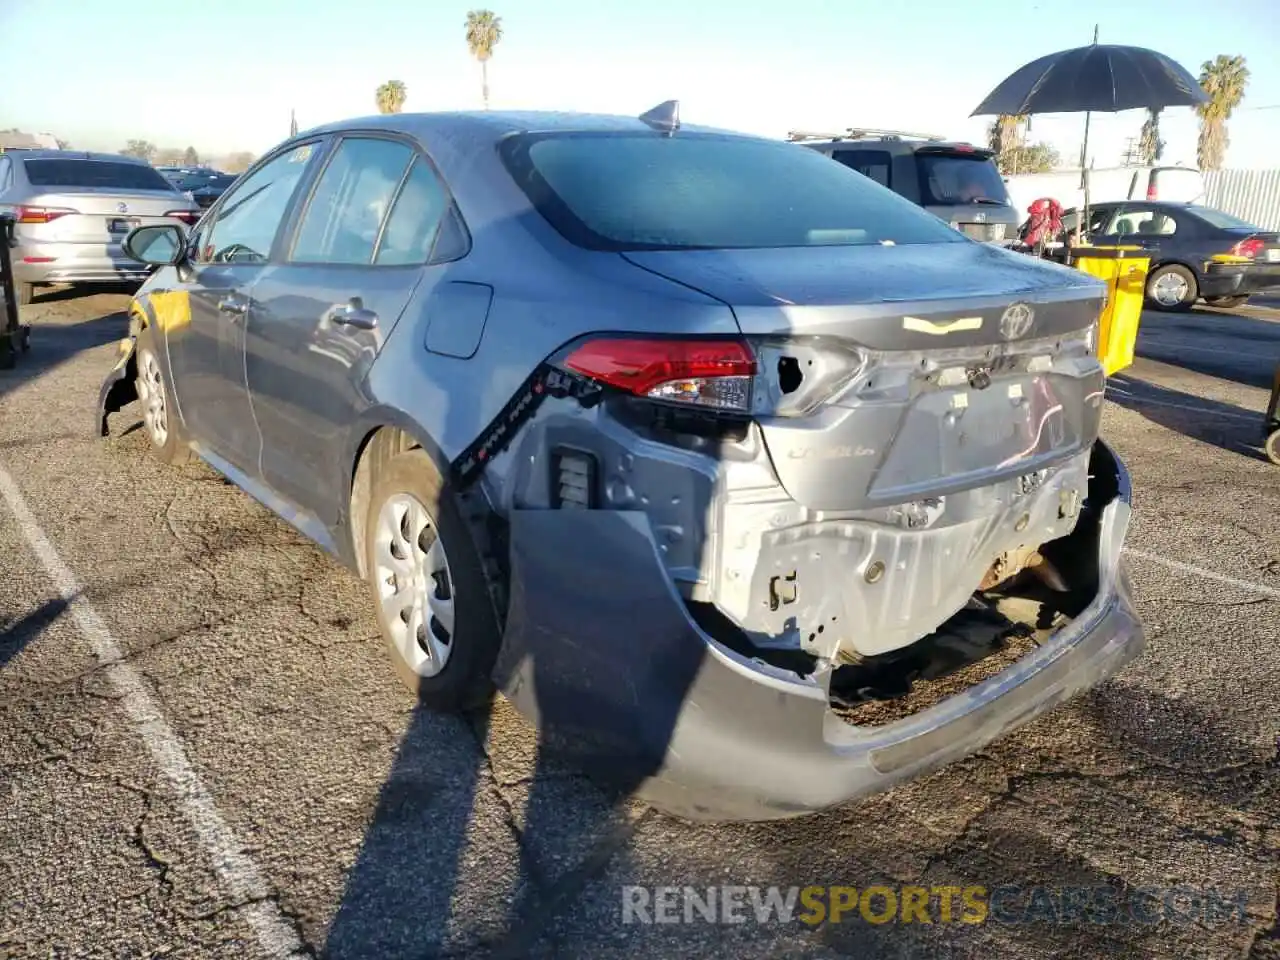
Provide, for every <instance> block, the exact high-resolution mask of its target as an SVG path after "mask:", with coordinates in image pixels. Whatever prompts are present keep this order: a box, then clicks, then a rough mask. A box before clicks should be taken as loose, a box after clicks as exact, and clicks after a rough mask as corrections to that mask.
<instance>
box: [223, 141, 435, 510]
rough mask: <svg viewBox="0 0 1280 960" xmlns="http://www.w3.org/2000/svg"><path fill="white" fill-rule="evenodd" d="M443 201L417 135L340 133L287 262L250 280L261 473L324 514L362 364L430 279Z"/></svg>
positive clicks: (251, 366)
mask: <svg viewBox="0 0 1280 960" xmlns="http://www.w3.org/2000/svg"><path fill="white" fill-rule="evenodd" d="M449 206H450V201H449V200H448V197H447V194H446V191H445V188H444V185H443V183H442V181H441V180H440V178H439V177H438V176H437V174H436V172H435V170H434V168H433V166H432V164H431V163H430V161H429V160H428V159H427V158H426V157H425V156H424V155H423V154H422V153H420V152H419V151H418V150H417V149H416V148H415V146H414V145H413V144H412V143H410V142H408V141H406V140H401V139H398V138H393V137H389V136H388V137H382V136H373V135H363V134H362V135H359V136H347V137H344V138H343V139H342V140H341V141H340V142H339V143H338V145H337V147H336V149H335V150H334V151H333V152H332V154H331V156H330V158H329V160H328V162H327V164H326V166H325V168H324V171H323V172H322V173H321V174H320V176H319V178H318V180H317V181H316V184H315V188H314V190H313V191H312V193H311V196H310V198H309V200H308V201H307V204H306V207H305V209H304V210H302V211H301V212H300V215H299V216H298V217H296V218H295V220H296V226H294V227H293V228H292V230H291V232H292V234H293V237H292V241H291V244H290V249H289V251H288V252H287V255H286V256H285V257H284V258H283V262H281V263H279V264H273V265H272V266H270V267H267V268H266V269H265V270H264V271H263V273H262V276H261V277H260V278H259V280H258V281H257V284H256V285H255V287H254V300H255V305H256V308H257V309H256V310H255V312H254V314H253V316H252V318H251V320H250V324H249V331H248V341H247V357H246V371H247V377H248V387H249V392H250V395H251V396H252V403H253V413H254V416H255V418H256V420H257V423H258V425H259V427H260V429H261V431H262V441H263V446H262V457H261V463H262V475H263V478H264V479H265V480H266V482H267V483H268V484H269V485H270V486H271V487H272V488H273V489H275V490H276V491H277V492H278V493H280V494H282V495H283V496H285V497H287V498H289V499H290V500H292V501H293V502H294V503H296V504H297V505H299V506H301V507H303V508H304V509H307V510H309V511H311V512H314V513H316V514H317V515H319V516H320V517H321V518H322V519H325V520H328V521H332V520H333V519H335V517H336V516H337V512H338V509H339V501H340V498H342V497H345V496H346V494H347V490H346V489H345V486H343V485H341V484H339V483H338V479H339V478H340V477H343V476H345V473H344V471H343V470H342V469H339V468H338V465H339V464H341V463H342V461H343V458H344V456H345V454H346V443H347V440H348V438H349V435H350V429H351V425H352V424H353V423H354V421H355V419H356V417H357V416H358V415H359V413H361V412H362V411H363V409H364V408H365V406H366V404H367V401H366V399H365V397H364V394H363V392H362V387H363V383H364V379H365V375H366V374H367V372H368V369H369V366H370V364H372V362H373V360H374V358H375V357H376V356H377V354H378V352H379V350H380V349H381V348H382V344H383V343H384V342H385V340H386V338H387V336H388V335H389V334H390V332H391V329H392V328H393V327H394V326H395V324H396V322H397V320H398V319H399V317H400V314H401V312H402V311H403V310H404V308H405V305H406V303H408V301H409V298H410V297H411V296H412V295H413V293H414V291H415V289H416V288H417V286H418V285H419V283H420V282H428V283H432V282H434V280H435V277H436V275H437V268H432V267H427V268H426V269H425V271H424V265H426V264H427V263H428V261H430V260H431V259H432V252H433V244H434V243H435V240H436V236H437V233H438V230H439V226H440V224H441V220H442V217H443V216H444V213H445V211H446V210H447V209H448V208H449ZM424 275H425V276H426V277H428V278H429V279H427V280H426V281H424V280H423V278H424ZM410 348H412V346H411V347H410ZM340 486H342V489H339V487H340Z"/></svg>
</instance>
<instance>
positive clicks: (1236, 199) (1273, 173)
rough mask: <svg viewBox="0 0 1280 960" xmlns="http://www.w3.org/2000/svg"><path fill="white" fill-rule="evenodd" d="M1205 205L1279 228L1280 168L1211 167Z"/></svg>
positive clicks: (1256, 222) (1268, 227)
mask: <svg viewBox="0 0 1280 960" xmlns="http://www.w3.org/2000/svg"><path fill="white" fill-rule="evenodd" d="M1204 205H1205V206H1206V207H1217V208H1218V209H1219V210H1225V211H1226V212H1227V213H1232V214H1235V215H1236V216H1237V217H1240V218H1241V219H1242V220H1248V221H1249V222H1250V223H1254V224H1257V225H1258V226H1259V227H1262V228H1263V229H1264V230H1280V170H1211V171H1210V172H1208V173H1206V174H1205V175H1204Z"/></svg>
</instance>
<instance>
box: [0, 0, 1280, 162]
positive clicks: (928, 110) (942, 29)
mask: <svg viewBox="0 0 1280 960" xmlns="http://www.w3.org/2000/svg"><path fill="white" fill-rule="evenodd" d="M489 2H491V3H492V5H493V7H494V9H495V10H496V12H497V13H498V14H499V15H500V16H501V17H502V20H503V25H504V28H505V33H506V35H505V37H504V39H503V41H502V43H501V44H500V45H499V46H498V48H497V51H496V53H495V55H494V59H493V61H492V62H491V64H490V70H489V79H490V85H491V88H492V103H493V107H494V108H495V109H501V108H528V109H567V110H591V111H605V112H614V113H624V114H628V115H630V114H636V113H639V112H641V111H643V110H645V109H647V108H648V107H650V106H652V105H654V104H655V103H657V102H659V101H662V100H665V99H668V98H677V99H679V100H680V101H681V108H682V115H683V117H684V119H685V120H686V121H688V122H697V123H707V124H711V125H714V126H721V127H729V128H733V129H739V130H746V131H752V132H757V133H762V134H766V135H772V136H779V137H780V136H784V135H785V134H786V131H787V130H788V129H792V128H801V127H805V128H815V127H816V128H823V129H827V128H842V127H846V126H850V125H853V124H863V125H867V126H880V127H896V128H899V129H907V130H922V131H926V132H936V133H939V134H943V135H946V136H952V137H959V138H965V139H972V140H977V139H981V137H982V136H983V126H984V123H985V121H984V120H983V119H980V118H975V119H969V118H968V114H969V111H970V110H972V109H973V108H974V107H975V106H976V105H977V104H978V103H979V102H980V101H981V99H982V98H983V97H984V96H985V95H986V94H987V93H988V92H989V91H990V89H991V88H992V87H994V86H995V85H996V84H997V83H999V82H1000V81H1001V80H1002V79H1004V77H1005V76H1006V75H1008V74H1009V73H1011V72H1012V71H1013V70H1015V69H1016V68H1017V67H1019V66H1021V65H1022V64H1023V63H1025V62H1026V61H1028V60H1031V59H1034V58H1035V57H1037V56H1040V55H1042V54H1045V53H1050V52H1052V51H1055V50H1059V49H1065V48H1067V47H1072V46H1079V45H1082V44H1085V43H1088V42H1089V40H1090V39H1091V37H1092V33H1093V25H1094V24H1095V23H1098V24H1100V25H1101V39H1102V41H1103V42H1109V43H1132V44H1137V45H1141V46H1148V47H1152V48H1154V49H1157V50H1160V51H1161V52H1163V53H1166V54H1168V55H1170V56H1172V57H1174V58H1175V59H1177V60H1178V61H1179V62H1181V63H1182V64H1183V65H1184V66H1186V67H1187V68H1188V69H1190V70H1191V71H1192V72H1193V73H1195V72H1198V71H1199V67H1200V63H1201V62H1202V61H1203V60H1205V59H1209V58H1211V57H1213V56H1214V55H1216V54H1219V53H1229V54H1244V56H1245V57H1246V58H1247V59H1248V62H1249V67H1250V69H1251V71H1252V73H1253V80H1252V83H1251V84H1250V87H1249V90H1248V94H1247V96H1246V98H1245V101H1244V104H1243V107H1242V109H1241V110H1240V111H1238V112H1237V114H1236V116H1235V117H1234V118H1233V119H1232V121H1231V124H1230V136H1231V146H1230V149H1229V152H1228V156H1227V160H1228V164H1229V165H1230V166H1235V167H1277V166H1280V0H1218V2H1216V3H1212V4H1208V3H1205V2H1203V0H1004V2H994V0H826V2H818V0H774V2H762V0H734V2H728V0H628V2H623V0H536V2H535V0H489ZM467 9H468V5H467V2H466V0H463V2H461V3H457V4H452V3H443V2H440V0H357V2H352V0H219V2H217V3H210V4H203V3H198V4H180V3H174V2H173V0H126V2H121V0H0V38H2V40H3V46H4V59H5V65H6V66H7V67H8V68H9V69H10V70H11V71H12V73H11V76H13V77H15V78H20V80H21V82H18V81H16V80H15V81H11V82H9V83H6V84H4V85H3V86H2V87H0V89H3V91H4V92H3V93H2V94H0V98H2V99H0V128H4V127H11V126H16V127H19V128H20V129H23V130H27V131H39V132H51V133H54V134H56V135H58V136H60V137H63V138H65V139H69V140H71V141H72V142H73V143H74V144H75V145H76V146H81V147H89V148H96V149H112V150H114V149H118V148H119V147H121V146H123V145H124V143H125V141H126V140H127V139H129V138H131V137H142V138H145V139H148V140H151V141H152V142H154V143H157V144H159V145H160V146H179V147H181V146H186V145H187V144H192V145H194V146H195V147H196V148H197V149H198V150H200V151H201V152H202V153H204V154H206V155H211V154H224V153H227V152H230V151H234V150H251V151H254V152H260V151H262V150H265V149H267V148H268V147H270V146H271V145H272V144H274V143H276V142H278V141H279V140H281V139H283V138H284V136H285V135H287V133H288V124H289V110H290V108H291V107H292V108H296V110H297V114H298V122H299V124H300V125H301V126H302V127H304V128H305V127H307V126H311V125H314V124H318V123H323V122H327V121H331V120H336V119H340V118H343V117H350V116H361V115H365V114H369V113H372V112H374V109H375V108H374V102H373V91H374V88H375V87H376V86H377V85H378V84H379V83H381V82H382V81H384V80H388V79H392V78H398V79H400V80H403V81H404V83H405V84H406V85H407V87H408V91H409V97H408V102H407V104H406V107H405V109H406V110H442V109H473V108H478V107H479V106H480V72H479V67H478V66H477V64H476V63H475V61H473V60H472V59H471V58H470V56H469V55H468V52H467V48H466V43H465V41H464V38H463V19H464V17H465V14H466V11H467ZM1264 10H1266V11H1268V13H1264V12H1263V11H1264ZM1267 107H1272V108H1274V109H1264V108H1267ZM1141 123H1142V113H1141V112H1140V111H1131V112H1127V113H1122V114H1118V115H1109V116H1100V117H1095V118H1094V123H1093V127H1092V134H1091V146H1092V149H1091V153H1092V155H1093V157H1094V162H1095V163H1096V164H1097V165H1098V166H1104V165H1113V164H1115V163H1117V162H1118V160H1119V157H1120V153H1121V151H1122V150H1123V147H1124V140H1125V138H1126V137H1127V136H1134V135H1136V134H1137V132H1138V128H1139V127H1140V125H1141ZM1082 127H1083V118H1082V117H1080V116H1063V115H1058V116H1054V117H1040V118H1036V119H1035V120H1034V121H1033V128H1032V136H1033V138H1036V139H1048V140H1050V141H1051V142H1053V143H1054V145H1055V146H1057V147H1058V148H1059V149H1060V150H1061V151H1062V152H1063V154H1064V157H1066V156H1070V157H1072V158H1074V156H1075V155H1076V153H1077V152H1078V150H1079V143H1080V136H1081V131H1082ZM1163 131H1164V137H1165V139H1166V140H1167V141H1168V144H1169V146H1168V152H1167V154H1166V160H1169V161H1174V162H1176V161H1186V162H1194V159H1195V137H1196V120H1195V116H1194V114H1193V113H1192V112H1191V111H1190V110H1189V109H1188V108H1178V109H1171V110H1169V111H1167V113H1166V115H1165V118H1164V121H1163Z"/></svg>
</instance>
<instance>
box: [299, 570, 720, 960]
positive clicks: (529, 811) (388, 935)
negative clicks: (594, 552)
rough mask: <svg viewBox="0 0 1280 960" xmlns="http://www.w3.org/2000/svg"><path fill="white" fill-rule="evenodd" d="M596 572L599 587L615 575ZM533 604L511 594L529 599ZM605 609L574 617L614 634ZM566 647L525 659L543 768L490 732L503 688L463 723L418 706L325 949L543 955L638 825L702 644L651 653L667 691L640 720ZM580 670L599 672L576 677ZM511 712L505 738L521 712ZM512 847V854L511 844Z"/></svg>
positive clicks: (346, 954)
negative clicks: (638, 797)
mask: <svg viewBox="0 0 1280 960" xmlns="http://www.w3.org/2000/svg"><path fill="white" fill-rule="evenodd" d="M600 574H601V580H602V582H601V590H600V591H599V592H600V593H603V592H604V591H605V590H606V589H607V588H608V587H609V585H607V584H605V583H604V581H605V580H607V578H608V573H607V571H600ZM521 602H522V601H521V598H520V597H519V596H518V595H517V596H514V597H513V599H512V605H513V607H514V608H516V609H517V610H518V609H519V606H520V604H521ZM640 606H643V604H640ZM601 613H602V611H591V610H587V611H577V612H576V615H577V616H581V617H582V618H583V620H584V622H589V623H593V624H595V625H596V629H597V632H598V633H600V634H601V635H602V636H603V635H604V634H605V633H607V632H609V631H614V632H616V631H617V630H618V628H619V626H620V625H619V624H618V623H617V621H616V619H610V618H609V617H607V616H601V615H600V614H601ZM552 629H554V627H552ZM641 633H643V631H641ZM645 639H646V638H645V637H643V636H640V637H639V639H638V642H637V643H636V644H635V647H636V649H638V650H639V649H643V648H644V647H645V643H644V640H645ZM608 649H610V647H609V645H608V644H603V643H602V644H601V650H602V651H607V650H608ZM558 651H559V652H558ZM565 652H567V651H563V650H562V648H559V647H558V646H557V645H556V644H554V643H550V644H547V645H545V646H540V645H538V644H537V643H536V642H535V643H534V644H531V645H530V647H526V648H524V649H523V650H522V654H524V655H525V656H522V657H520V658H519V659H520V667H521V668H522V669H524V670H526V671H527V672H525V673H524V677H525V681H526V682H531V685H532V686H533V688H534V689H535V690H536V701H537V705H536V710H537V714H538V721H539V722H538V729H537V733H536V746H535V748H534V755H533V757H532V763H531V764H528V765H526V764H525V763H524V762H522V761H523V760H524V759H525V758H523V757H521V758H519V759H515V758H512V757H511V755H510V754H511V752H512V751H513V750H514V751H515V752H519V751H520V749H521V747H520V746H519V745H513V744H511V743H510V742H503V741H502V740H501V739H498V738H491V732H492V731H494V728H495V727H496V726H497V725H496V724H495V712H496V711H498V710H503V709H504V705H502V704H501V701H500V699H499V698H500V696H501V695H500V694H497V693H495V695H494V698H493V699H492V700H491V701H490V703H489V704H488V705H486V706H485V707H482V708H479V709H476V710H473V711H471V712H469V713H468V714H467V716H466V717H465V719H460V718H457V717H451V716H445V715H441V714H437V713H433V712H432V711H430V710H429V709H427V708H425V707H423V706H422V705H420V704H419V705H418V706H416V707H415V709H414V710H413V713H412V716H411V720H410V723H409V727H408V730H407V732H406V733H405V735H404V737H403V738H402V740H401V742H400V745H399V749H398V752H397V755H396V759H395V761H394V763H393V767H392V769H391V771H390V773H389V775H388V776H387V778H386V781H385V782H384V784H383V786H382V788H381V790H380V794H379V797H378V801H377V806H376V809H375V810H374V813H373V816H372V818H371V821H370V823H369V826H368V827H367V829H366V833H365V836H364V840H363V843H362V845H361V848H360V852H359V854H358V856H357V859H356V862H355V864H354V865H353V866H352V868H351V869H350V870H349V872H348V874H347V880H346V886H345V890H344V892H343V896H342V900H341V903H340V905H339V907H338V910H337V912H336V913H335V915H334V917H333V920H332V922H331V924H330V927H329V930H328V933H327V936H326V945H325V949H324V951H323V955H324V956H326V957H332V958H335V960H339V958H341V960H346V958H365V957H367V958H371V960H372V958H378V960H389V958H392V957H397V958H398V957H406V958H428V957H452V956H465V957H468V958H471V957H487V958H491V960H497V958H513V960H514V958H523V957H529V956H542V955H546V952H547V949H548V946H547V942H546V941H547V938H548V937H552V936H554V935H553V934H552V933H551V929H552V926H553V924H554V921H555V920H556V919H557V918H558V916H559V915H560V914H561V913H562V911H563V910H564V909H565V908H566V907H567V906H569V905H570V904H571V903H572V902H574V901H575V900H577V899H578V898H579V897H580V896H581V895H582V893H583V892H584V890H585V889H587V887H588V885H589V884H590V883H591V882H592V880H593V879H594V878H595V877H597V876H598V875H599V874H600V873H602V872H603V871H604V870H605V869H606V868H607V867H608V866H610V865H611V864H612V865H616V864H617V861H618V859H619V858H622V857H625V851H626V848H627V845H628V841H629V839H630V834H631V832H632V830H633V829H634V828H635V826H636V822H637V818H636V816H635V812H636V807H637V805H636V804H635V802H634V800H633V798H634V796H635V794H636V793H637V791H638V790H639V789H640V787H641V786H642V784H643V783H644V782H645V781H646V780H647V779H648V778H649V777H651V776H653V775H654V774H656V773H657V772H658V770H659V768H660V766H661V763H662V758H663V756H664V755H665V753H666V748H667V746H668V743H669V740H670V736H671V733H672V730H673V728H674V725H675V720H676V717H677V715H678V714H679V712H680V709H681V707H682V706H683V703H684V694H685V693H686V691H687V689H688V687H689V685H690V684H691V683H692V681H693V678H694V677H695V676H696V673H697V669H698V666H699V665H700V663H701V660H702V657H703V656H704V651H703V650H702V649H700V648H699V647H697V646H694V647H692V648H690V655H689V656H687V657H685V658H684V659H683V660H682V661H681V662H679V663H673V662H671V661H670V660H663V659H661V658H659V659H657V660H655V661H654V662H653V663H652V664H651V671H652V675H653V676H654V677H655V678H656V677H660V678H661V679H662V681H663V686H664V688H665V689H666V690H667V692H668V696H666V697H661V698H654V699H653V702H652V703H651V709H649V710H648V711H646V712H645V714H644V718H645V723H644V726H643V729H641V728H638V727H637V725H636V717H635V714H634V713H633V712H632V711H631V710H630V709H629V708H630V707H632V706H634V704H633V703H632V702H631V701H629V700H627V699H626V698H625V697H622V698H620V696H619V691H618V690H617V689H614V688H611V686H610V681H616V680H617V677H616V676H611V675H610V673H609V672H608V670H605V671H603V672H602V671H600V670H599V669H598V668H599V667H600V664H597V663H591V664H588V663H586V662H585V660H589V659H590V657H586V658H584V662H583V663H581V664H578V665H576V666H575V665H573V664H568V663H566V662H565V661H564V657H563V655H562V654H563V653H565ZM630 665H632V666H633V665H634V662H632V663H631V664H630ZM627 666H628V664H625V663H624V664H621V665H619V668H620V669H625V668H626V667H627ZM515 669H516V665H515V664H514V663H512V662H510V661H508V662H506V663H503V662H501V661H500V663H499V666H498V668H497V673H498V680H499V683H500V684H502V685H504V686H505V685H508V684H510V683H511V682H513V679H514V676H513V671H514V670H515ZM576 678H582V679H584V680H586V681H587V682H586V684H585V685H584V686H582V687H579V686H578V685H577V684H576V683H575V682H574V681H575V679H576ZM596 681H599V684H598V686H597V685H596ZM635 684H636V689H643V688H644V685H645V678H644V677H643V676H636V677H635ZM593 689H594V690H596V691H598V692H596V693H595V695H592V693H591V691H592V690H593ZM506 713H507V716H506V717H504V718H503V719H505V720H507V721H508V722H507V723H506V724H505V730H504V731H503V732H504V733H505V735H506V736H508V737H509V736H510V735H511V733H512V728H511V723H510V717H511V715H512V713H513V711H510V710H507V711H506ZM521 732H527V731H521ZM637 744H639V746H637ZM512 849H514V857H511V856H507V857H504V856H502V855H501V852H502V851H504V850H506V851H510V850H512ZM512 859H514V862H515V864H516V869H515V872H514V874H513V873H512V870H511V862H512Z"/></svg>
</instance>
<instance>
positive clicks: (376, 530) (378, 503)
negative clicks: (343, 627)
mask: <svg viewBox="0 0 1280 960" xmlns="http://www.w3.org/2000/svg"><path fill="white" fill-rule="evenodd" d="M362 549H363V550H364V557H365V570H366V580H367V581H368V583H369V588H370V594H371V596H372V599H373V603H374V610H375V611H376V613H377V617H378V627H379V629H380V630H381V632H382V637H383V640H384V641H385V642H386V644H387V649H388V652H389V653H390V655H391V661H392V665H393V666H394V667H395V670H396V674H397V675H398V676H399V677H400V680H401V682H402V683H403V684H404V685H405V686H406V687H407V688H408V689H409V690H410V691H411V692H413V693H414V694H416V695H417V698H418V702H419V703H420V704H421V705H422V706H424V707H426V708H427V709H429V710H433V711H438V712H457V711H460V710H465V709H467V708H469V707H474V706H478V705H480V704H482V703H484V702H486V701H487V700H489V699H490V698H491V697H492V695H493V682H492V680H491V674H492V671H493V665H494V662H495V660H496V659H497V656H498V647H499V644H500V641H501V633H500V631H499V628H498V624H497V621H496V619H495V616H494V612H493V606H492V604H491V602H490V599H489V593H488V586H487V584H486V581H485V578H484V572H483V567H482V565H481V561H480V557H479V555H478V554H477V552H476V549H475V546H474V544H473V542H472V540H471V536H470V532H469V531H468V530H467V527H466V524H465V521H463V519H462V515H461V514H460V513H459V511H458V508H457V506H456V504H455V502H454V500H453V497H452V495H451V494H450V493H449V492H448V491H447V490H446V489H445V485H444V479H443V477H441V475H440V471H439V470H438V469H437V467H436V465H435V463H434V462H433V461H432V459H431V458H430V457H429V456H428V455H427V454H426V453H425V452H424V451H423V450H421V449H418V450H409V451H407V452H405V453H400V454H396V455H395V456H394V457H392V458H391V459H390V460H386V461H383V462H382V463H380V464H378V465H377V466H376V467H375V473H374V476H373V484H372V489H371V491H370V496H369V511H368V514H367V515H366V520H365V527H364V544H363V545H362Z"/></svg>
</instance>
